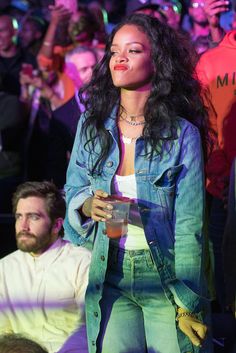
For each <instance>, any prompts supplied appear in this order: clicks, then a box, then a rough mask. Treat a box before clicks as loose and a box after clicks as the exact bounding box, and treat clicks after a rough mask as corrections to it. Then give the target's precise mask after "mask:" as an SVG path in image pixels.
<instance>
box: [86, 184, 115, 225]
mask: <svg viewBox="0 0 236 353" xmlns="http://www.w3.org/2000/svg"><path fill="white" fill-rule="evenodd" d="M106 197H108V193H107V192H105V191H103V190H96V191H95V194H94V196H92V197H89V198H88V199H87V200H85V202H84V204H83V206H82V212H83V214H84V215H85V216H86V217H91V218H92V219H93V220H94V221H95V222H99V221H101V222H105V221H106V220H107V219H109V218H111V215H110V214H109V213H108V212H106V211H105V210H106V209H107V210H108V211H109V210H111V209H112V206H111V205H110V204H108V203H106V201H105V200H106Z"/></svg>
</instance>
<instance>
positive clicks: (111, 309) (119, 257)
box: [97, 246, 180, 353]
mask: <svg viewBox="0 0 236 353" xmlns="http://www.w3.org/2000/svg"><path fill="white" fill-rule="evenodd" d="M108 261H109V262H108V269H107V273H106V280H105V284H104V291H103V296H102V300H101V302H100V305H101V310H102V321H101V326H100V335H99V337H98V342H97V344H98V350H97V352H99V353H101V352H102V353H111V352H112V353H145V352H148V353H179V352H180V350H179V346H178V342H177V333H176V324H175V309H174V307H173V305H171V303H170V302H169V300H168V299H167V298H166V296H165V294H164V291H163V289H162V286H161V281H160V277H159V274H158V272H157V269H156V267H155V264H154V262H153V260H152V257H151V254H150V252H149V250H123V249H119V248H117V247H114V246H110V250H109V260H108Z"/></svg>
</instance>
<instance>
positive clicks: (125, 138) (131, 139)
mask: <svg viewBox="0 0 236 353" xmlns="http://www.w3.org/2000/svg"><path fill="white" fill-rule="evenodd" d="M125 115H126V116H123V115H122V113H121V114H120V115H119V118H120V119H121V120H123V121H125V122H126V123H127V124H128V125H130V126H140V125H144V124H145V120H142V121H136V119H137V118H139V117H143V116H144V115H143V114H137V115H127V113H125ZM127 117H128V118H129V119H130V120H129V119H127ZM141 136H142V134H139V135H138V136H135V137H129V136H126V135H124V134H123V133H122V132H121V140H122V142H123V143H124V144H125V145H130V144H131V143H133V142H135V141H136V140H137V139H138V138H139V137H141Z"/></svg>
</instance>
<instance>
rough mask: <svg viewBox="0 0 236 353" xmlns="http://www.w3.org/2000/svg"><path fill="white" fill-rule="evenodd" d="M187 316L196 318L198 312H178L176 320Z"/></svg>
mask: <svg viewBox="0 0 236 353" xmlns="http://www.w3.org/2000/svg"><path fill="white" fill-rule="evenodd" d="M185 316H190V317H194V318H196V314H194V313H192V312H191V311H186V312H184V313H179V314H177V316H176V318H175V320H176V321H179V319H180V318H181V317H185Z"/></svg>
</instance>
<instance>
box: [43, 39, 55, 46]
mask: <svg viewBox="0 0 236 353" xmlns="http://www.w3.org/2000/svg"><path fill="white" fill-rule="evenodd" d="M52 44H53V43H52V42H47V41H46V40H45V41H44V42H43V45H45V47H51V46H52Z"/></svg>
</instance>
